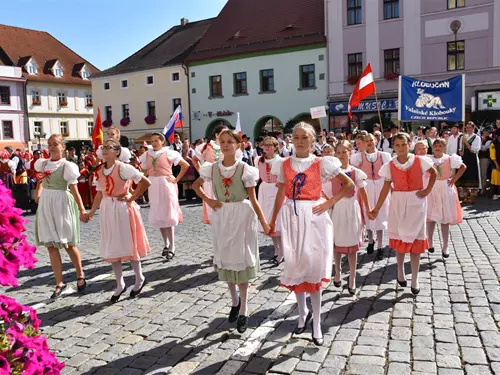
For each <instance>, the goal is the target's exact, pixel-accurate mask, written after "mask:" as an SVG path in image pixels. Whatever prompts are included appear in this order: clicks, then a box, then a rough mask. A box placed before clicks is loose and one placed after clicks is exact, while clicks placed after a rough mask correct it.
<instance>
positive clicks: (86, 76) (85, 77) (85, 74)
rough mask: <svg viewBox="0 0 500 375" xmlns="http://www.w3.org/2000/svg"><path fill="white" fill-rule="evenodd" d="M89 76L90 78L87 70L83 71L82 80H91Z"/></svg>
mask: <svg viewBox="0 0 500 375" xmlns="http://www.w3.org/2000/svg"><path fill="white" fill-rule="evenodd" d="M89 76H90V74H89V72H87V71H86V70H84V71H82V78H83V79H89Z"/></svg>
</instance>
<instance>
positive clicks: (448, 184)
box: [427, 138, 467, 258]
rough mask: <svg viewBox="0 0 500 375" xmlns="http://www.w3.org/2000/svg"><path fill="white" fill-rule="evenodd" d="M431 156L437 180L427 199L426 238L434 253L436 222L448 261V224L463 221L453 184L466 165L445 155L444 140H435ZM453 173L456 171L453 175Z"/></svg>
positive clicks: (458, 157) (456, 156)
mask: <svg viewBox="0 0 500 375" xmlns="http://www.w3.org/2000/svg"><path fill="white" fill-rule="evenodd" d="M432 150H433V152H434V156H432V157H431V160H432V162H433V164H434V168H435V169H436V171H437V180H436V183H435V185H434V188H433V189H432V191H431V193H430V194H429V195H428V196H427V237H428V239H429V253H433V252H434V246H433V241H432V240H433V238H432V237H433V236H434V229H435V228H436V223H439V224H441V234H442V236H443V247H442V254H443V258H448V257H449V256H450V253H449V252H448V240H449V237H450V225H455V224H459V223H461V222H462V207H460V201H459V200H458V192H457V188H456V186H455V182H457V180H458V179H459V178H460V176H462V175H463V173H464V172H465V170H466V168H467V167H466V166H465V164H464V163H462V158H461V157H460V156H459V155H457V154H453V155H451V156H450V155H447V154H445V152H446V141H445V140H444V139H440V138H438V139H436V140H435V141H434V143H433V144H432ZM453 170H457V171H456V173H455V175H454V176H452V175H453Z"/></svg>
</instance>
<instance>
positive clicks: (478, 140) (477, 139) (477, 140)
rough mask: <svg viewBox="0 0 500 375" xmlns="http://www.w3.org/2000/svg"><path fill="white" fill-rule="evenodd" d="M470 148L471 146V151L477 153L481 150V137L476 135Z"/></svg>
mask: <svg viewBox="0 0 500 375" xmlns="http://www.w3.org/2000/svg"><path fill="white" fill-rule="evenodd" d="M470 148H471V150H472V152H475V153H478V152H479V151H480V150H481V137H479V136H477V135H476V137H475V138H474V141H473V142H472V144H471V146H470Z"/></svg>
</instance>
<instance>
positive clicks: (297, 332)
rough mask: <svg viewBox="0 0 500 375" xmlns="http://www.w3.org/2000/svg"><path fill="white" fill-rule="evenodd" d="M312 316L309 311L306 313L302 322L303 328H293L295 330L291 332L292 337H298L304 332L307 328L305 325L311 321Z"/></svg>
mask: <svg viewBox="0 0 500 375" xmlns="http://www.w3.org/2000/svg"><path fill="white" fill-rule="evenodd" d="M312 316H313V314H312V312H311V311H309V312H308V313H307V316H306V321H305V322H304V327H297V328H295V330H294V331H293V334H294V335H300V334H302V333H304V332H305V331H306V327H307V323H309V321H310V320H311V318H312Z"/></svg>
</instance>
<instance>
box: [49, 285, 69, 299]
mask: <svg viewBox="0 0 500 375" xmlns="http://www.w3.org/2000/svg"><path fill="white" fill-rule="evenodd" d="M64 289H66V284H63V285H58V286H56V290H55V292H54V293H52V295H51V296H50V298H51V299H56V298H59V297H60V296H61V294H62V292H63V291H64Z"/></svg>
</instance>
